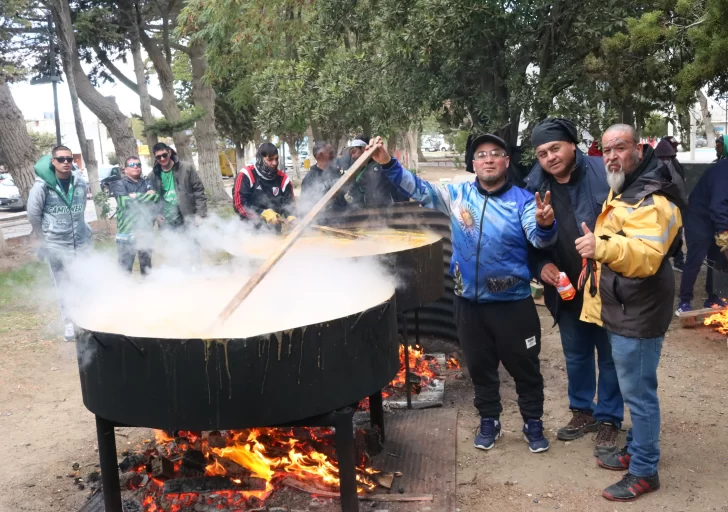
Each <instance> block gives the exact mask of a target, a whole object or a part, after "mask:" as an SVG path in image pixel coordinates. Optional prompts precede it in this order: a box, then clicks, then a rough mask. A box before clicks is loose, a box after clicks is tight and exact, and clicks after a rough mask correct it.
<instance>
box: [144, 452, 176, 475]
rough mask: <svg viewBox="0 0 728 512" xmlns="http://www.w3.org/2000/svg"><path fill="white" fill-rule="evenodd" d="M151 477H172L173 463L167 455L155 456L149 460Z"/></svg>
mask: <svg viewBox="0 0 728 512" xmlns="http://www.w3.org/2000/svg"><path fill="white" fill-rule="evenodd" d="M150 466H151V468H150V469H151V470H152V471H151V473H152V477H154V478H156V479H158V480H167V479H169V478H174V464H172V462H171V461H170V460H169V459H168V458H167V457H155V458H153V459H152V461H151V462H150Z"/></svg>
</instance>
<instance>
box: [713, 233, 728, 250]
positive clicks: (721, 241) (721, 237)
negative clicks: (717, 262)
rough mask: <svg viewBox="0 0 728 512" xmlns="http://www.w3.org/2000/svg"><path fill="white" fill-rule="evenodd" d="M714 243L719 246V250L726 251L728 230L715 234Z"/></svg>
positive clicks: (727, 247)
mask: <svg viewBox="0 0 728 512" xmlns="http://www.w3.org/2000/svg"><path fill="white" fill-rule="evenodd" d="M715 245H717V246H718V247H720V252H726V249H728V231H723V232H722V233H718V234H717V235H715Z"/></svg>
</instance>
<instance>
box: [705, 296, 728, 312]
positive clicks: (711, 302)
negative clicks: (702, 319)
mask: <svg viewBox="0 0 728 512" xmlns="http://www.w3.org/2000/svg"><path fill="white" fill-rule="evenodd" d="M726 306H728V302H727V301H726V300H725V299H723V298H721V297H718V296H717V295H711V296H710V297H708V298H707V299H705V302H703V307H704V308H706V309H707V308H724V307H726Z"/></svg>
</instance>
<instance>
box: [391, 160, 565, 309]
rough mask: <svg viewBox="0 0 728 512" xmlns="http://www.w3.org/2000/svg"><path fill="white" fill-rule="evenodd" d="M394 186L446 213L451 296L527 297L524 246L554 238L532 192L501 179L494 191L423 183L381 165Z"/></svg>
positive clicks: (498, 299) (396, 165) (398, 167)
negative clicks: (540, 220) (449, 233)
mask: <svg viewBox="0 0 728 512" xmlns="http://www.w3.org/2000/svg"><path fill="white" fill-rule="evenodd" d="M382 171H383V172H384V174H385V176H387V178H388V179H389V180H390V181H391V182H392V183H393V184H394V185H395V186H396V187H398V189H399V190H400V191H401V192H402V193H404V194H405V195H407V196H408V197H410V198H412V199H414V200H415V201H418V202H419V203H421V204H422V205H423V206H424V207H425V208H431V209H433V210H439V211H441V212H443V213H444V214H446V215H447V216H448V217H450V227H451V229H452V249H453V253H452V260H451V261H450V273H451V274H452V276H453V279H454V281H455V294H456V295H459V296H461V297H463V298H465V299H468V300H471V301H474V302H506V301H515V300H521V299H525V298H527V297H529V296H530V295H531V287H530V284H529V282H530V281H531V272H530V271H529V268H528V251H527V249H528V244H529V243H530V244H532V245H533V246H535V247H538V248H545V247H549V246H551V245H553V244H554V243H555V242H556V223H555V222H554V225H553V226H551V227H550V228H549V229H542V228H541V227H539V226H538V224H537V223H536V202H535V199H534V196H533V194H532V193H531V192H528V191H526V190H523V189H520V188H518V187H514V186H512V185H511V184H510V183H509V182H506V184H505V185H503V187H501V188H500V189H499V190H497V191H495V192H487V191H486V190H484V189H482V188H481V187H480V185H479V183H478V181H477V180H474V181H471V182H467V183H459V184H448V185H435V184H433V183H430V182H427V181H424V180H422V179H420V178H418V177H417V176H415V175H414V174H412V173H411V172H409V171H408V170H406V169H404V168H403V167H402V165H401V164H400V163H399V162H398V161H397V160H396V159H392V161H391V162H389V163H388V164H386V165H384V166H382Z"/></svg>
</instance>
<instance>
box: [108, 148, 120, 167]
mask: <svg viewBox="0 0 728 512" xmlns="http://www.w3.org/2000/svg"><path fill="white" fill-rule="evenodd" d="M106 161H107V162H109V165H119V164H120V163H121V162H119V157H118V156H116V153H115V152H113V151H112V152H111V153H106Z"/></svg>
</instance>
